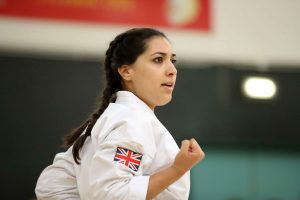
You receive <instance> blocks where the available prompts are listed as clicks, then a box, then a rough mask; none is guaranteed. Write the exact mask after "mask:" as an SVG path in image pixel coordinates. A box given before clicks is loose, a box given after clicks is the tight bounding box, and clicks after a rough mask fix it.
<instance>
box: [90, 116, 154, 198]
mask: <svg viewBox="0 0 300 200" xmlns="http://www.w3.org/2000/svg"><path fill="white" fill-rule="evenodd" d="M151 130H152V129H151V126H148V125H147V123H145V122H143V121H141V120H140V119H130V120H128V121H124V122H123V123H119V125H118V127H115V128H114V129H113V131H111V132H110V133H109V135H108V136H107V137H106V139H105V140H104V141H102V142H101V143H99V144H98V145H97V147H96V151H95V154H94V156H93V159H92V161H91V165H90V168H89V172H90V174H89V185H90V186H91V187H89V190H90V191H88V192H87V193H88V194H89V195H90V196H89V199H103V200H106V199H108V200H114V199H116V200H119V199H130V200H132V199H146V194H147V189H148V183H149V176H146V175H143V170H144V169H145V168H146V167H147V165H148V166H149V165H150V164H151V160H152V158H153V154H154V153H155V144H154V143H153V141H154V140H153V138H152V136H153V133H152V132H151Z"/></svg>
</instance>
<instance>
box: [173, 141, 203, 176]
mask: <svg viewBox="0 0 300 200" xmlns="http://www.w3.org/2000/svg"><path fill="white" fill-rule="evenodd" d="M204 157H205V154H204V152H203V151H202V149H201V147H200V146H199V144H198V143H197V141H196V140H195V139H194V138H192V139H190V140H183V141H182V142H181V148H180V151H179V152H178V154H177V155H176V158H175V161H174V163H173V165H172V166H173V167H174V168H176V169H177V170H178V171H179V173H182V174H184V173H185V172H187V171H188V170H190V169H191V168H192V167H193V166H194V165H196V164H197V163H198V162H199V161H201V160H202V159H203V158H204Z"/></svg>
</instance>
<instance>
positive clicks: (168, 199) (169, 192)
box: [154, 171, 190, 200]
mask: <svg viewBox="0 0 300 200" xmlns="http://www.w3.org/2000/svg"><path fill="white" fill-rule="evenodd" d="M189 192H190V171H188V172H187V173H185V174H184V176H183V177H181V178H180V179H179V180H178V181H176V182H175V183H173V184H172V185H170V186H169V187H168V188H167V189H165V190H164V191H162V192H161V193H160V194H159V195H157V196H156V197H155V199H154V200H160V199H164V200H188V199H189Z"/></svg>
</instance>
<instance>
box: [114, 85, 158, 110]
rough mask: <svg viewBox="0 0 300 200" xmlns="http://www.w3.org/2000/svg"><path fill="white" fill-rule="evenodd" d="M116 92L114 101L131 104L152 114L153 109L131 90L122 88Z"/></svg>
mask: <svg viewBox="0 0 300 200" xmlns="http://www.w3.org/2000/svg"><path fill="white" fill-rule="evenodd" d="M116 94H117V99H116V102H115V103H118V104H124V105H128V106H132V107H135V108H139V109H142V110H145V111H147V112H150V113H152V114H154V112H153V110H152V109H151V108H150V107H149V106H148V105H147V104H146V103H145V102H144V101H142V100H141V99H140V98H138V97H137V96H135V95H134V94H133V93H132V92H129V91H125V90H122V91H118V92H117V93H116Z"/></svg>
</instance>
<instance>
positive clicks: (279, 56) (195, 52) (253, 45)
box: [0, 0, 300, 67]
mask: <svg viewBox="0 0 300 200" xmlns="http://www.w3.org/2000/svg"><path fill="white" fill-rule="evenodd" d="M299 19H300V1H299V0H212V31H211V32H208V33H206V32H198V31H193V32H188V31H174V30H169V29H163V31H165V32H166V33H167V35H168V36H169V38H170V39H171V41H172V43H173V44H174V48H175V50H176V53H177V54H178V55H179V58H180V59H181V60H184V61H190V62H196V63H199V62H233V63H246V64H255V65H259V66H261V67H265V66H268V65H269V64H279V65H280V64H283V65H294V66H295V67H297V66H298V67H299V66H300V22H299ZM128 28H129V27H126V26H120V27H116V26H103V25H95V24H80V23H77V24H76V23H67V22H54V21H43V20H34V21H33V20H29V19H18V18H8V17H0V50H1V51H22V52H23V51H24V52H27V53H32V52H33V53H38V54H40V53H47V54H49V53H50V54H55V55H67V56H72V57H82V56H87V57H99V56H101V55H103V53H104V51H105V50H106V48H107V46H108V43H109V41H110V40H111V39H113V37H114V36H115V35H116V34H117V33H119V32H121V31H123V30H126V29H128Z"/></svg>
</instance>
